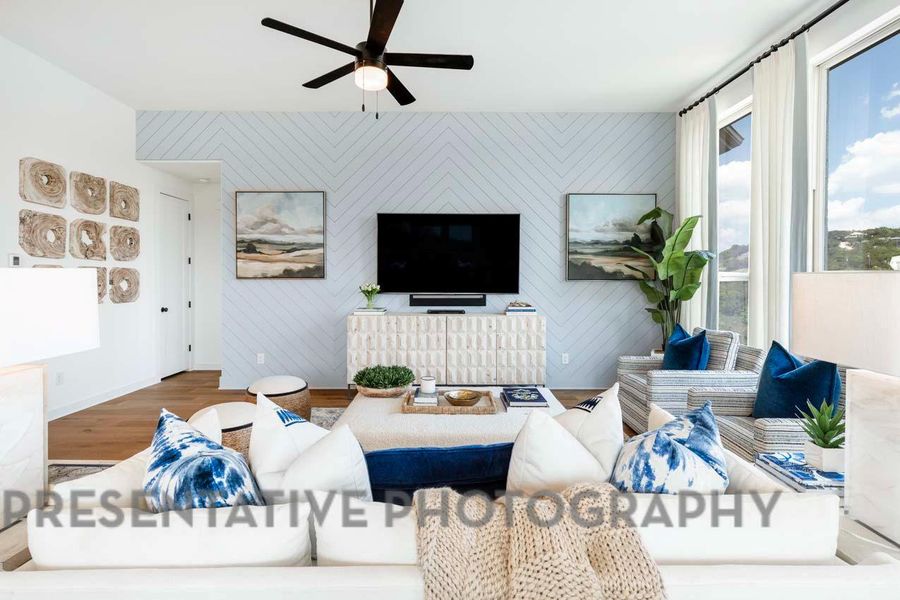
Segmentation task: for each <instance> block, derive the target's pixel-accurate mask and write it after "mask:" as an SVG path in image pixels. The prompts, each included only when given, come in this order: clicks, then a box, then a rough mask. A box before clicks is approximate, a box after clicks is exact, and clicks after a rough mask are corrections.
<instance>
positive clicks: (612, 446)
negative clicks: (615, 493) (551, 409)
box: [556, 383, 625, 479]
mask: <svg viewBox="0 0 900 600" xmlns="http://www.w3.org/2000/svg"><path fill="white" fill-rule="evenodd" d="M556 420H557V421H559V422H560V423H561V424H562V426H563V427H565V428H566V430H568V432H569V433H571V434H572V435H573V436H575V439H577V440H578V441H579V442H581V445H582V446H584V447H585V448H587V450H588V452H590V453H591V454H592V455H593V457H594V458H596V459H597V460H598V461H599V462H600V465H601V466H602V467H603V472H604V473H606V479H609V476H610V475H612V472H613V469H614V468H615V466H616V459H617V458H618V457H619V452H620V451H621V450H622V444H623V443H624V441H625V435H624V434H623V432H622V407H621V405H620V404H619V384H618V383H616V384H615V385H613V386H612V387H611V388H609V389H608V390H606V391H605V392H603V393H602V394H598V395H596V396H594V397H593V398H590V399H588V400H585V401H584V402H581V403H580V404H578V405H576V406H575V408H572V409H569V410H567V411H566V412H564V413H562V414H561V415H557V416H556Z"/></svg>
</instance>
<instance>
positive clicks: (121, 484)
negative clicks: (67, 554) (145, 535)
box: [51, 410, 222, 510]
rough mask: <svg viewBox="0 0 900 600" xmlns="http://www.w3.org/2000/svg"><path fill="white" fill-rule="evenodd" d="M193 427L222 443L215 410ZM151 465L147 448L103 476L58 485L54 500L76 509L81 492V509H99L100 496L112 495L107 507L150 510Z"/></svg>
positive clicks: (107, 496)
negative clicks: (147, 490)
mask: <svg viewBox="0 0 900 600" xmlns="http://www.w3.org/2000/svg"><path fill="white" fill-rule="evenodd" d="M191 426H192V427H193V428H194V429H196V430H198V431H199V432H200V433H202V434H203V435H204V436H206V437H207V438H209V439H211V440H212V441H214V442H216V443H217V444H221V443H222V428H221V426H220V425H219V414H218V413H217V412H216V411H215V410H209V411H207V412H205V413H204V414H202V415H200V417H198V418H197V419H196V420H194V421H193V422H192V423H191ZM149 462H150V449H149V448H146V449H144V450H141V451H140V452H138V453H137V454H135V455H134V456H131V457H129V458H126V459H125V460H123V461H122V462H119V463H116V464H114V465H113V466H111V467H109V468H108V469H104V470H102V471H100V472H99V473H92V474H91V475H86V476H84V477H80V478H78V479H73V480H71V481H64V482H62V483H57V484H54V485H53V486H52V491H53V493H54V494H56V496H55V497H54V498H51V500H58V501H59V502H60V503H61V505H62V506H64V507H66V506H72V505H73V493H75V492H77V493H78V494H77V499H78V508H96V507H98V506H100V495H101V494H103V493H104V492H110V493H109V494H107V495H106V497H105V501H106V506H117V507H119V508H138V509H141V510H147V502H146V500H145V498H144V475H145V474H146V473H147V464H148V463H149Z"/></svg>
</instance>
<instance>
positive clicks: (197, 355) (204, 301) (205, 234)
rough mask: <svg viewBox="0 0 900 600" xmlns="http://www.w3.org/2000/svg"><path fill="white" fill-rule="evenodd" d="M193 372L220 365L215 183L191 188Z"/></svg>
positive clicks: (219, 235)
mask: <svg viewBox="0 0 900 600" xmlns="http://www.w3.org/2000/svg"><path fill="white" fill-rule="evenodd" d="M193 195H194V203H193V208H192V209H191V225H192V230H193V234H194V248H193V253H192V256H193V265H194V270H193V277H194V281H193V285H194V291H193V298H192V302H193V309H192V310H193V313H192V316H193V321H194V341H193V344H194V352H193V365H192V368H193V369H194V370H200V369H220V368H221V365H222V341H221V339H222V335H221V327H222V250H221V248H220V244H221V242H222V233H221V230H222V226H221V222H222V200H221V192H220V189H219V184H218V183H205V184H196V185H194V190H193Z"/></svg>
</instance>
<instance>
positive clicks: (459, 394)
mask: <svg viewBox="0 0 900 600" xmlns="http://www.w3.org/2000/svg"><path fill="white" fill-rule="evenodd" d="M444 398H446V399H447V402H449V403H450V404H452V405H453V406H474V405H475V404H477V403H478V400H479V398H481V393H480V392H475V391H473V390H450V391H447V392H444Z"/></svg>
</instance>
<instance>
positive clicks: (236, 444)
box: [188, 402, 256, 460]
mask: <svg viewBox="0 0 900 600" xmlns="http://www.w3.org/2000/svg"><path fill="white" fill-rule="evenodd" d="M213 409H215V411H216V412H217V413H218V414H219V424H220V425H221V426H222V445H223V446H226V447H228V448H231V449H233V450H237V451H238V452H240V453H241V454H243V455H244V457H245V458H247V459H248V460H249V458H250V433H251V432H252V431H253V417H254V415H255V414H256V404H251V403H249V402H225V403H223V404H215V405H213V406H207V407H206V408H201V409H200V410H198V411H197V412H195V413H194V415H193V416H192V417H191V418H190V419H188V423H192V422H193V421H194V420H195V419H198V418H200V416H202V415H203V414H204V413H206V412H209V411H211V410H213Z"/></svg>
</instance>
